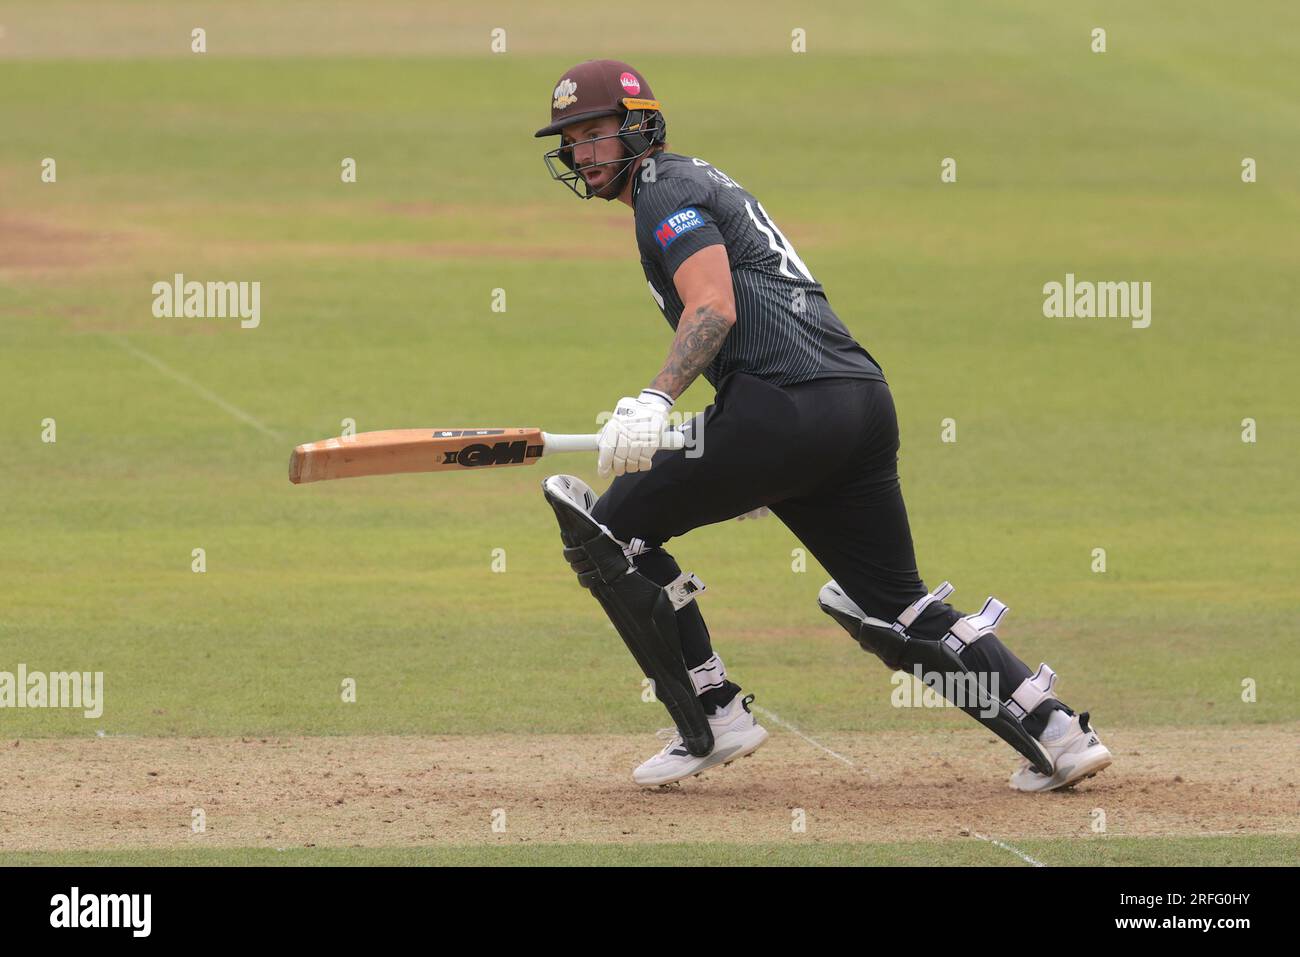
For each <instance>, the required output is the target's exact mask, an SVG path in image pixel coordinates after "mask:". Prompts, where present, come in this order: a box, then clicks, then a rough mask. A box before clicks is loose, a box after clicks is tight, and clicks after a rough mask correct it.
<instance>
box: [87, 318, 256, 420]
mask: <svg viewBox="0 0 1300 957" xmlns="http://www.w3.org/2000/svg"><path fill="white" fill-rule="evenodd" d="M109 339H111V340H112V341H113V342H115V343H117V345H119V346H121V347H122V348H123V349H125V350H126V351H127V352H129V353H131V354H132V355H134V356H136V357H137V358H139V359H143V360H144V361H145V362H147V363H149V364H150V365H151V366H153V367H154V368H155V369H157V370H158V371H159V372H161V373H162V374H163V375H165V376H169V377H171V378H172V379H175V380H176V381H177V382H179V383H180V384H181V385H183V386H186V387H187V388H189V389H191V390H193V391H194V392H196V393H198V394H199V395H200V396H202V397H203V398H205V399H207V400H208V401H209V402H211V403H212V404H213V405H215V406H217V407H218V408H219V409H221V410H222V411H224V412H227V413H229V414H230V415H233V416H234V417H235V418H236V419H238V420H239V421H240V422H243V423H245V424H246V425H251V426H252V427H253V428H255V429H257V431H259V432H261V433H262V434H263V435H266V436H269V437H271V438H273V439H275V440H276V441H277V442H278V441H280V434H279V433H278V432H274V431H272V430H271V429H268V428H267V427H266V426H265V425H263V424H262V423H261V422H259V421H257V419H255V418H253V417H252V416H251V415H249V414H248V413H247V412H245V411H244V410H243V409H240V408H237V407H235V406H233V405H231V404H230V403H229V402H227V401H226V400H225V399H223V398H221V396H219V395H217V394H216V393H215V392H213V391H212V390H211V389H209V388H207V387H206V386H202V385H199V384H198V383H197V382H195V381H194V380H193V379H191V378H190V377H189V376H187V375H184V374H182V373H180V372H177V371H176V370H175V369H173V368H172V367H171V366H169V365H167V364H166V363H165V362H163V361H162V360H161V359H158V358H156V357H154V356H151V355H149V353H147V352H145V351H144V350H143V349H141V348H140V347H139V346H134V345H132V344H131V343H129V342H127V341H126V340H125V339H123V338H121V337H119V336H109Z"/></svg>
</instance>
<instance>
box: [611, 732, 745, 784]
mask: <svg viewBox="0 0 1300 957" xmlns="http://www.w3.org/2000/svg"><path fill="white" fill-rule="evenodd" d="M756 729H757V730H758V731H761V732H762V734H761V735H759V736H756V737H755V738H752V739H750V740H747V741H741V742H740V743H739V744H737V745H735V746H734V747H731V748H728V749H726V750H725V751H719V750H718V749H717V748H716V747H715V748H714V749H713V752H712V753H711V754H709V755H708V756H707V757H705V758H704V759H703V760H704V761H705V763H704V764H702V765H700V766H699V767H695V768H691V769H690V770H688V771H683V772H682V773H680V774H674V775H671V776H669V777H663V778H655V779H654V780H651V781H637V782H636V783H637V785H639V786H640V787H643V788H655V787H659V788H661V787H665V786H666V785H669V784H675V783H677V782H678V781H684V780H685V779H686V778H697V777H699V776H700V775H701V774H703V773H704V772H705V771H708V770H710V769H712V768H716V767H717V766H718V765H722V766H723V767H724V768H725V767H726V766H727V765H728V764H730V763H731V762H732V761H735V760H737V759H738V758H747V757H749V756H750V755H751V754H753V753H754V752H755V751H757V750H758V749H759V747H760V746H761V745H762V744H763V742H764V741H766V740H767V729H766V728H764V727H762V726H756Z"/></svg>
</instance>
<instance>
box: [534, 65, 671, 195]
mask: <svg viewBox="0 0 1300 957" xmlns="http://www.w3.org/2000/svg"><path fill="white" fill-rule="evenodd" d="M601 116H622V118H623V121H622V123H621V124H620V128H619V131H618V132H617V133H614V134H610V136H608V137H595V138H593V139H592V140H588V141H586V142H595V141H596V140H598V139H609V138H611V137H613V136H617V137H618V138H619V139H620V140H622V141H623V145H624V147H625V149H626V153H627V156H626V157H624V158H621V159H619V160H617V161H616V162H618V163H621V164H624V165H623V167H622V169H620V170H619V172H618V174H617V176H616V183H617V184H618V185H619V187H620V189H621V184H622V183H623V182H625V181H626V180H625V177H626V176H627V175H628V173H629V172H630V171H631V169H632V166H633V164H634V163H635V162H636V160H638V159H640V158H641V157H642V156H644V155H645V154H646V153H647V152H649V151H650V150H651V149H652V148H654V147H655V146H657V145H660V144H662V143H663V142H664V140H665V139H666V137H667V125H666V123H665V122H664V117H663V113H662V111H661V110H660V108H659V101H658V100H656V99H655V98H654V93H653V92H652V91H651V89H650V84H649V83H648V82H647V81H646V78H645V77H644V76H642V75H641V73H640V72H639V71H638V70H637V69H636V68H635V67H633V66H631V65H630V64H627V63H624V62H622V61H621V60H587V61H585V62H583V63H579V64H578V65H577V66H574V67H571V68H569V69H568V70H565V71H564V75H563V76H561V77H560V80H559V82H558V83H556V85H555V89H554V91H553V92H552V94H551V122H550V124H549V125H547V126H544V127H542V128H541V129H540V130H538V131H537V132H536V133H535V134H533V135H534V136H539V137H540V136H557V135H559V133H560V131H561V130H562V129H563V128H564V127H566V126H569V125H570V124H572V123H579V122H582V121H583V120H593V119H596V118H597V117H601ZM573 145H574V144H572V143H570V144H564V143H561V144H560V146H559V147H558V148H556V149H553V150H551V151H550V152H549V153H547V154H546V155H545V157H544V159H545V161H546V167H547V169H548V170H550V173H551V176H552V177H553V178H554V179H556V180H559V181H560V182H562V183H564V184H565V185H566V186H568V187H569V188H570V189H571V190H573V192H574V193H575V194H577V195H578V196H580V197H581V198H583V199H591V198H592V197H593V196H594V195H596V194H595V193H593V192H592V191H591V188H590V187H589V186H588V185H587V181H586V179H585V178H584V177H583V176H582V172H583V170H587V169H591V168H593V167H594V166H601V165H610V164H609V163H604V164H601V163H591V164H588V165H586V166H583V167H575V166H574V164H573ZM554 160H558V161H559V163H560V164H562V166H563V168H559V167H557V166H556V165H555V163H554V162H553V161H554ZM579 183H581V184H582V185H583V187H584V192H579V190H578V184H579ZM611 192H614V195H615V196H616V195H617V192H615V191H612V190H611ZM605 198H606V199H611V198H613V197H612V196H605Z"/></svg>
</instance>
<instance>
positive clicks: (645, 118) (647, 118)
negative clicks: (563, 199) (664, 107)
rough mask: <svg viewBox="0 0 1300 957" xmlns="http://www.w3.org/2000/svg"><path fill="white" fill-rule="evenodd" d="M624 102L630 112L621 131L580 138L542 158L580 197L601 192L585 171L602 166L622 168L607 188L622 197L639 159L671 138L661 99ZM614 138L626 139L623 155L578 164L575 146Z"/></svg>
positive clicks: (558, 177)
mask: <svg viewBox="0 0 1300 957" xmlns="http://www.w3.org/2000/svg"><path fill="white" fill-rule="evenodd" d="M623 103H624V106H625V107H626V110H627V111H626V112H625V113H624V115H623V123H622V125H621V126H620V127H619V130H618V132H617V133H608V134H606V135H604V136H593V137H592V138H591V139H586V140H579V141H578V142H576V143H570V144H569V145H567V146H559V147H557V148H556V149H553V150H551V151H550V152H549V153H546V154H545V155H544V156H543V157H542V159H543V160H544V161H545V163H546V169H547V170H548V171H549V172H550V174H551V178H552V179H554V180H556V181H558V182H560V183H563V184H564V185H565V186H567V187H569V189H571V190H573V194H574V195H575V196H577V197H578V198H579V199H592V198H593V197H595V196H598V195H600V194H599V193H597V192H596V191H594V190H593V189H592V188H591V184H589V183H588V182H587V180H586V178H585V177H584V176H583V175H582V174H583V173H584V172H586V171H587V170H592V169H598V168H600V167H602V166H617V167H618V169H617V171H616V172H615V174H614V176H613V178H612V179H611V180H610V182H609V184H608V185H607V186H606V187H604V188H605V189H606V190H608V191H610V192H613V194H614V196H618V195H619V194H620V193H622V192H623V187H624V186H625V185H626V184H627V177H628V175H629V174H630V173H631V171H632V167H633V166H634V165H635V163H636V161H637V160H639V159H640V158H641V157H643V156H644V155H645V154H646V153H647V152H649V151H650V150H651V149H652V148H653V147H655V146H657V145H659V144H661V143H663V142H664V140H665V139H666V138H667V135H668V130H667V125H666V124H665V123H664V117H663V114H662V113H661V112H660V111H659V104H658V103H657V102H655V101H654V100H634V99H632V98H630V97H629V98H626V99H625V100H624V101H623ZM608 115H611V116H614V115H617V114H613V113H611V114H608ZM612 139H618V140H620V141H622V143H623V152H624V155H623V156H621V157H619V158H618V159H616V160H607V161H605V162H603V163H587V164H585V165H582V166H575V165H574V162H573V148H574V147H575V146H578V145H586V144H588V143H599V142H601V141H602V140H612ZM579 184H581V187H582V188H581V189H579V188H578V187H579ZM606 198H609V197H606Z"/></svg>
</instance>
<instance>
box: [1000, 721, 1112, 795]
mask: <svg viewBox="0 0 1300 957" xmlns="http://www.w3.org/2000/svg"><path fill="white" fill-rule="evenodd" d="M1057 714H1062V715H1063V714H1064V712H1061V711H1058V712H1057ZM1038 743H1039V744H1041V745H1042V746H1043V748H1044V749H1045V750H1046V751H1047V753H1048V755H1049V756H1050V757H1051V759H1052V766H1053V768H1054V770H1053V771H1052V773H1051V774H1040V773H1039V772H1038V771H1035V770H1034V769H1033V768H1032V767H1030V765H1029V762H1028V761H1026V762H1025V763H1024V764H1022V765H1021V766H1020V770H1019V771H1016V772H1015V773H1014V774H1012V775H1011V786H1012V787H1013V788H1015V789H1016V790H1017V791H1055V790H1056V789H1057V788H1064V787H1069V786H1070V785H1071V784H1074V783H1076V782H1078V781H1082V780H1083V779H1084V778H1090V777H1092V776H1093V775H1094V774H1096V773H1097V772H1098V771H1102V770H1104V769H1106V768H1108V767H1110V762H1111V753H1110V749H1109V748H1107V747H1106V745H1104V744H1102V743H1101V738H1099V737H1098V736H1097V732H1096V731H1094V730H1093V729H1092V728H1091V727H1089V725H1088V712H1086V711H1085V712H1083V713H1082V714H1076V715H1074V716H1073V717H1071V718H1070V719H1069V722H1068V724H1067V725H1066V729H1065V732H1064V733H1063V734H1061V735H1060V736H1059V737H1056V738H1053V739H1052V740H1050V741H1044V740H1043V738H1042V737H1040V738H1039V739H1038Z"/></svg>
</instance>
